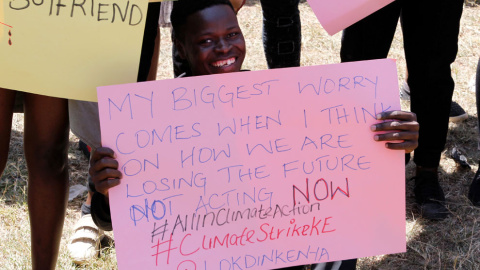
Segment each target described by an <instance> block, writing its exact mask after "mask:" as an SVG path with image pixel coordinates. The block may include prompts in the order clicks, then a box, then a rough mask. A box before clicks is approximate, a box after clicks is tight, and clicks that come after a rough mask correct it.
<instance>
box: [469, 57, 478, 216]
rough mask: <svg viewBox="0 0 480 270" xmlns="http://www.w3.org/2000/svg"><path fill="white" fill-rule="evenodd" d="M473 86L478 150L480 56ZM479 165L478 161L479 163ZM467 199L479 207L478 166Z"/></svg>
mask: <svg viewBox="0 0 480 270" xmlns="http://www.w3.org/2000/svg"><path fill="white" fill-rule="evenodd" d="M473 88H475V98H476V104H477V118H478V133H479V141H478V150H480V117H479V116H480V58H479V59H478V64H477V75H476V79H475V83H474V86H473ZM479 166H480V163H479ZM468 199H469V200H470V201H471V202H472V204H473V205H475V206H477V207H480V167H479V168H478V170H477V173H476V174H475V177H473V180H472V183H471V184H470V189H469V191H468Z"/></svg>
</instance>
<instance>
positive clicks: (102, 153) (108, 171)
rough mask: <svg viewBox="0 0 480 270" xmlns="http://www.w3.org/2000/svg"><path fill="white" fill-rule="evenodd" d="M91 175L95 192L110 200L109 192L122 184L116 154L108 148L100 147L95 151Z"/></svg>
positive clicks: (91, 163)
mask: <svg viewBox="0 0 480 270" xmlns="http://www.w3.org/2000/svg"><path fill="white" fill-rule="evenodd" d="M89 173H90V176H91V177H92V182H93V184H94V185H95V190H96V191H97V192H99V193H101V194H103V195H104V196H105V197H107V198H108V190H109V189H110V188H112V187H114V186H116V185H118V184H120V179H121V178H122V173H121V172H120V171H119V170H118V162H117V160H116V159H115V152H113V150H112V149H110V148H107V147H99V148H97V149H96V150H95V151H93V153H92V158H91V159H90V170H89Z"/></svg>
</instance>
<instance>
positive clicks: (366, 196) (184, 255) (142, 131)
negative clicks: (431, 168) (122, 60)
mask: <svg viewBox="0 0 480 270" xmlns="http://www.w3.org/2000/svg"><path fill="white" fill-rule="evenodd" d="M397 89H398V88H397V77H396V67H395V63H394V62H393V61H391V60H377V61H369V62H356V63H346V64H339V65H329V66H316V67H303V68H286V69H278V70H268V71H258V72H240V73H230V74H222V75H215V76H201V77H192V78H182V79H174V80H166V81H157V82H147V83H138V84H129V85H120V86H108V87H100V88H99V90H98V97H99V107H100V115H101V127H102V141H103V145H104V146H107V147H109V148H111V149H113V150H114V151H115V153H116V154H117V160H118V162H119V165H118V170H119V172H120V173H121V174H122V175H123V178H122V179H121V183H120V185H118V186H116V187H114V188H112V189H111V190H110V191H109V197H110V205H111V212H112V221H113V227H114V231H115V237H116V248H117V257H118V265H119V268H120V269H122V268H124V269H131V268H133V267H141V268H142V269H155V268H158V267H162V268H167V269H177V268H178V267H182V269H183V268H184V267H185V268H187V269H232V268H234V267H235V268H236V267H241V268H242V269H245V268H249V269H274V268H282V267H287V266H293V265H301V264H310V263H316V262H325V261H333V260H341V259H349V258H356V257H364V256H372V255H376V254H386V253H393V252H402V251H404V250H405V219H404V214H405V212H404V211H405V210H404V200H405V198H404V167H403V151H391V150H389V149H386V148H385V147H384V144H383V143H378V142H375V141H374V140H373V139H372V137H373V135H372V131H371V128H370V127H371V126H372V125H376V127H378V130H386V131H388V130H390V129H391V128H392V127H393V126H395V125H397V124H392V125H389V124H387V125H382V124H380V125H379V124H378V120H377V119H376V115H377V114H379V113H382V112H385V111H391V110H394V109H399V104H398V103H399V101H398V93H397V91H398V90H397ZM410 116H411V115H410ZM402 117H403V116H402V115H400V116H399V117H395V119H398V120H397V121H395V122H396V123H398V124H399V125H398V127H399V131H398V132H393V134H398V136H399V137H398V138H399V139H407V141H415V139H412V138H410V135H409V131H410V128H409V123H411V122H414V119H412V118H411V117H406V118H405V119H402ZM387 118H388V116H387ZM402 120H403V121H402ZM417 127H418V126H417ZM385 136H389V135H385ZM406 144H407V145H408V142H407V143H406ZM402 147H403V148H408V146H405V145H404V146H402ZM107 155H109V154H107ZM114 166H116V165H114ZM107 178H109V177H103V179H107ZM387 202H388V203H387ZM346 241H348V243H349V244H348V245H346V244H345V242H346ZM365 243H368V244H365ZM359 246H362V248H361V249H358V247H359ZM212 255H214V256H212Z"/></svg>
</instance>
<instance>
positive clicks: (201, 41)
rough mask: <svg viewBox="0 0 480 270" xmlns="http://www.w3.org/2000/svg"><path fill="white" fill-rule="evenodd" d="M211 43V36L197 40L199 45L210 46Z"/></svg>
mask: <svg viewBox="0 0 480 270" xmlns="http://www.w3.org/2000/svg"><path fill="white" fill-rule="evenodd" d="M212 43H213V40H212V39H211V38H206V39H202V40H200V42H199V44H200V45H201V46H210V45H211V44H212Z"/></svg>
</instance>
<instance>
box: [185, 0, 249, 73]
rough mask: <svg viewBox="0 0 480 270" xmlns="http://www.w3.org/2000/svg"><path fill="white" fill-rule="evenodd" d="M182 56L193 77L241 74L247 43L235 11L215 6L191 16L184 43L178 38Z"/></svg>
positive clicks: (186, 25)
mask: <svg viewBox="0 0 480 270" xmlns="http://www.w3.org/2000/svg"><path fill="white" fill-rule="evenodd" d="M176 43H177V49H178V52H179V54H180V57H182V58H183V59H186V60H187V62H188V64H189V65H190V69H191V71H192V75H195V76H198V75H207V74H218V73H228V72H236V71H240V69H241V67H242V63H243V60H244V59H245V40H244V39H243V34H242V31H241V30H240V27H239V26H238V21H237V17H236V15H235V13H234V12H233V10H232V8H231V7H229V6H227V5H215V6H212V7H209V8H206V9H203V10H201V11H198V12H196V13H193V14H191V15H190V16H188V18H187V21H186V23H185V25H184V26H183V41H182V40H180V39H177V42H176Z"/></svg>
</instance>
